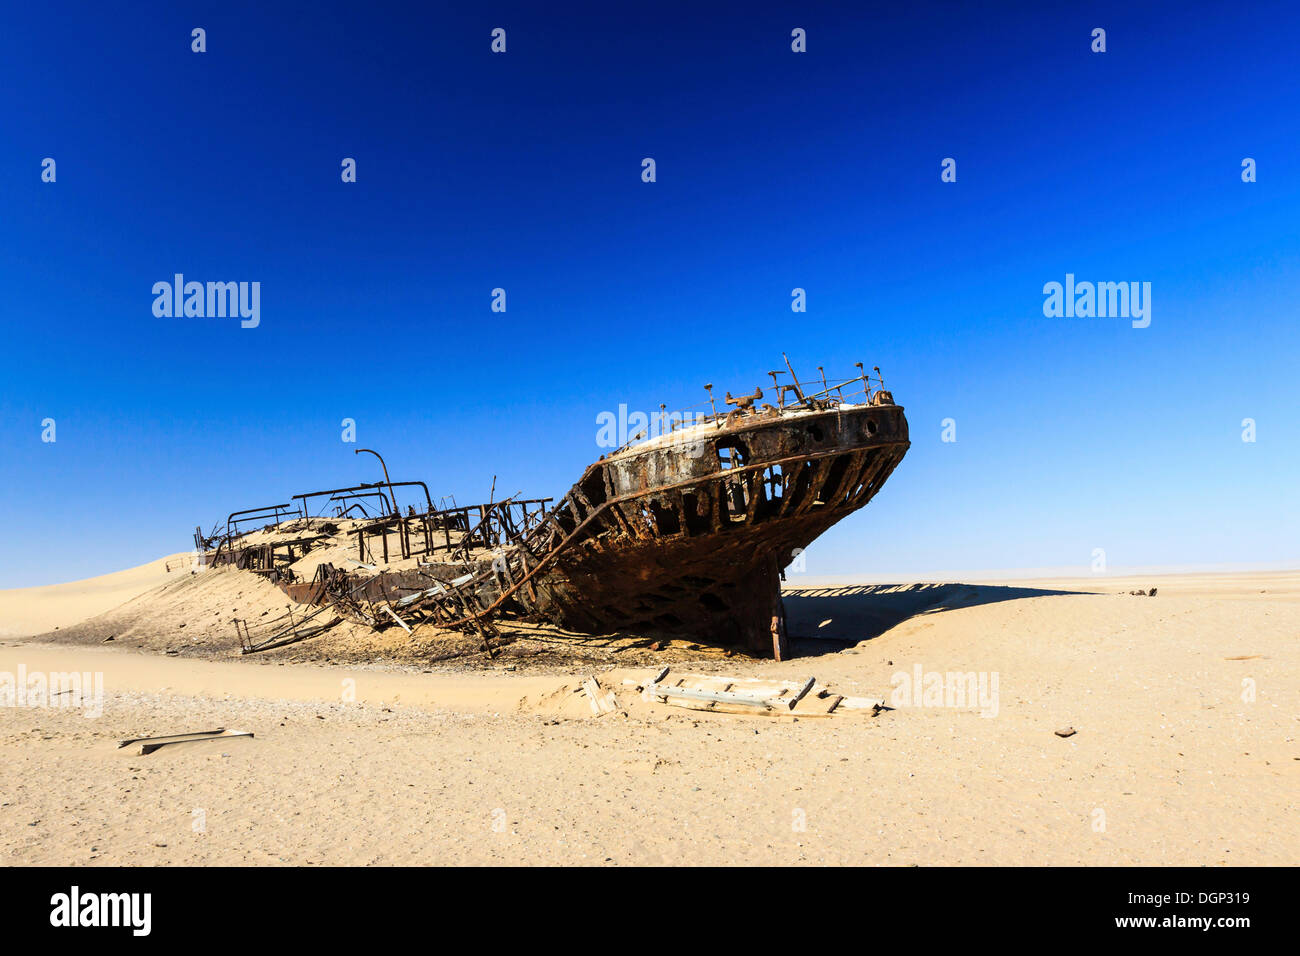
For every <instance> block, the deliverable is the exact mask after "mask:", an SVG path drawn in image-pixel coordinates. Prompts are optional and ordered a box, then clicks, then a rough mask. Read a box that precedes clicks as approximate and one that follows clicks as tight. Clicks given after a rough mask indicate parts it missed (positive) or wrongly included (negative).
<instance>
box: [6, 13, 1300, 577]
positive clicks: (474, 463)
mask: <svg viewBox="0 0 1300 956" xmlns="http://www.w3.org/2000/svg"><path fill="white" fill-rule="evenodd" d="M272 6H278V7H280V9H271V10H268V9H266V6H265V5H251V4H250V5H247V6H242V5H235V4H192V5H191V4H161V3H159V4H148V5H145V4H140V5H134V6H132V5H127V6H126V7H113V6H103V5H100V4H61V3H50V4H41V5H24V6H17V7H13V8H12V9H10V10H8V11H7V12H6V14H5V19H6V21H7V22H6V24H5V29H4V30H3V31H0V105H2V106H3V110H2V112H0V116H2V117H3V122H0V182H3V183H4V186H3V188H0V223H3V226H2V227H0V288H2V289H3V297H2V298H0V322H3V331H4V344H5V348H4V354H5V357H6V361H5V362H4V372H3V384H0V587H5V586H7V587H17V586H25V585H30V584H38V583H48V582H53V581H58V580H68V579H73V578H77V577H83V576H87V575H92V574H99V573H103V572H106V571H110V570H115V569H117V568H120V567H125V566H129V565H134V564H138V563H141V562H144V561H146V560H149V559H151V558H153V557H156V556H158V555H160V554H164V553H170V552H173V551H179V550H185V549H186V548H187V547H189V545H190V543H191V541H190V534H191V532H192V530H193V528H194V526H195V525H196V524H202V525H203V526H204V527H205V528H207V527H210V526H211V525H212V524H213V523H214V522H216V521H217V520H219V519H222V518H224V516H225V514H226V513H228V512H230V511H232V510H236V509H239V508H245V507H252V506H255V505H260V504H265V503H271V502H277V501H284V500H287V499H288V496H289V495H291V494H293V493H296V492H301V491H312V490H317V489H318V488H327V487H336V486H338V485H343V484H351V483H354V482H356V481H360V480H376V479H377V478H379V477H380V475H379V474H378V472H377V467H376V464H377V463H375V462H374V460H373V459H372V458H370V457H369V456H360V457H358V456H355V455H354V454H353V449H354V448H355V447H357V446H354V445H350V444H346V443H344V442H342V441H341V424H340V423H341V421H342V420H343V419H344V418H352V419H354V420H355V421H356V423H357V441H358V445H361V446H368V447H372V448H376V449H378V450H380V451H381V452H383V453H384V455H385V457H386V458H387V460H388V464H389V468H390V470H391V472H392V475H393V478H394V480H405V479H414V478H420V479H423V480H425V481H427V482H428V483H429V484H430V486H431V488H432V489H433V491H434V492H435V494H454V495H455V496H456V497H457V499H458V500H459V501H461V502H469V501H477V500H481V499H485V498H486V496H487V493H488V489H489V487H490V486H491V483H492V478H493V475H497V476H498V478H497V493H498V496H500V495H502V494H510V493H513V492H515V491H522V492H523V493H524V494H525V495H527V496H540V495H555V496H558V495H560V494H562V493H563V492H564V491H565V490H566V489H567V488H568V486H569V485H570V484H571V483H572V482H573V481H574V480H576V478H577V477H578V476H579V475H580V473H581V471H582V469H583V467H584V466H585V465H586V464H587V463H588V462H589V461H590V460H592V459H594V458H595V457H596V456H597V455H598V454H599V453H600V452H601V451H602V449H600V448H598V447H597V446H596V442H595V437H596V417H597V416H598V415H599V414H600V413H601V412H602V411H607V410H616V409H617V408H618V406H619V404H620V403H625V404H627V405H628V406H629V407H630V408H632V409H643V410H648V411H653V410H655V409H657V408H658V406H659V403H660V402H665V403H667V405H668V407H669V408H670V409H671V408H679V407H685V406H688V405H692V404H694V403H697V402H699V401H701V400H703V399H704V397H705V396H704V392H703V389H702V385H703V383H705V382H713V383H715V384H716V385H717V387H718V389H719V391H721V390H723V389H730V390H731V391H732V392H733V393H734V392H737V391H750V390H751V389H752V388H753V386H754V385H757V384H761V383H765V382H768V381H770V380H769V379H768V378H767V376H766V374H765V373H766V371H767V370H768V369H770V368H774V367H776V366H777V365H779V364H780V360H781V353H782V352H787V353H788V354H789V356H790V358H791V361H793V362H794V363H795V365H796V368H797V369H799V370H800V371H802V372H803V373H804V374H805V375H808V376H811V375H813V374H814V372H813V369H814V367H815V366H816V365H819V364H820V365H824V366H825V367H826V368H827V370H828V374H841V375H844V376H847V375H849V374H851V373H852V372H853V363H854V362H856V361H863V362H865V363H866V364H867V365H868V366H870V365H873V364H876V365H880V366H881V367H882V368H883V370H884V373H885V378H886V381H887V383H888V384H889V386H890V388H891V390H892V391H893V392H894V395H895V397H896V399H897V400H898V401H899V402H900V403H901V404H903V405H905V406H906V408H907V415H908V419H909V422H910V424H911V429H912V442H913V447H912V449H911V451H910V452H909V453H908V456H907V458H906V459H905V460H904V462H903V464H902V465H901V466H900V467H899V469H898V470H897V472H896V473H895V474H894V476H893V477H892V478H891V479H890V481H889V483H888V485H887V486H886V487H885V489H884V491H883V492H882V493H881V494H880V495H879V496H878V497H877V498H876V499H875V500H874V501H873V502H872V503H871V504H870V505H869V506H868V507H867V508H866V509H865V510H864V511H863V512H860V513H859V514H857V515H855V516H853V517H852V518H850V519H848V520H846V521H845V522H843V523H842V524H841V525H839V526H837V527H836V528H834V529H832V531H831V532H830V533H828V534H827V535H826V536H825V537H824V538H823V539H822V540H821V541H820V542H818V544H816V545H815V546H814V547H813V548H812V549H811V550H810V551H809V553H808V570H809V572H810V573H816V574H860V575H863V576H867V577H870V576H871V575H873V574H874V575H880V576H884V575H889V576H896V575H899V574H913V573H914V574H917V575H924V573H925V572H927V571H934V570H939V569H951V568H966V569H999V568H1041V567H1077V568H1078V569H1079V570H1080V572H1086V571H1087V570H1088V568H1089V565H1090V562H1091V560H1092V551H1093V549H1094V548H1103V549H1104V550H1105V551H1106V554H1107V560H1108V562H1109V564H1110V565H1112V566H1114V567H1124V566H1139V565H1197V564H1224V563H1280V562H1291V563H1297V562H1300V546H1297V544H1296V542H1297V540H1300V508H1298V507H1297V504H1296V483H1297V482H1296V478H1297V473H1298V472H1300V469H1298V468H1297V465H1298V464H1300V454H1298V453H1297V451H1296V449H1297V447H1300V427H1298V426H1297V420H1296V419H1297V416H1296V412H1297V406H1298V402H1297V397H1298V395H1300V386H1297V384H1296V381H1297V379H1296V364H1297V362H1296V360H1297V351H1298V350H1297V343H1298V341H1300V338H1298V335H1297V331H1296V325H1297V306H1296V302H1297V298H1296V290H1297V279H1300V229H1298V228H1297V224H1298V223H1300V187H1298V186H1297V184H1298V183H1300V123H1298V122H1297V117H1300V84H1297V83H1296V81H1295V54H1294V51H1295V49H1296V48H1297V45H1298V42H1300V11H1297V9H1296V8H1295V7H1294V6H1292V5H1287V4H1281V3H1261V4H1256V5H1252V7H1250V8H1243V7H1241V6H1240V5H1238V4H1229V3H1221V4H1206V5H1197V4H1187V3H1180V4H1153V5H1143V6H1142V8H1141V9H1134V8H1133V7H1134V6H1135V5H1132V4H1126V3H1112V4H1105V3H1103V4H1096V3H1089V4H1082V3H1080V4H1041V3H1034V4H999V5H996V9H992V7H993V6H994V5H980V4H959V3H946V4H933V5H927V4H908V5H896V4H891V5H879V6H875V7H873V6H870V5H860V6H861V7H862V9H859V10H846V9H842V7H843V6H845V5H836V4H827V5H812V6H811V7H808V6H806V5H793V4H779V5H777V4H773V5H764V4H755V3H747V4H737V5H734V6H726V5H716V6H714V5H709V7H708V9H707V10H706V9H705V7H704V6H703V5H698V4H680V5H677V4H670V3H669V4H665V3H656V4H649V5H631V4H606V5H603V6H604V8H602V5H595V4H593V5H588V6H583V5H575V6H569V7H567V8H566V10H565V12H557V11H556V10H555V9H552V5H540V4H530V5H518V6H515V5H508V4H488V5H484V4H469V3H465V4H457V5H451V6H447V7H438V6H436V5H428V4H419V5H414V4H412V5H410V6H409V8H408V7H405V6H401V5H386V4H380V3H375V4H366V5H361V6H357V5H351V4H349V5H346V6H340V7H338V8H337V9H331V7H330V5H329V4H320V5H311V6H308V7H304V6H300V5H293V6H290V5H272ZM900 7H903V9H899V8H900ZM194 27H202V28H204V29H205V30H206V32H207V51H206V52H205V53H194V52H191V49H190V47H191V35H190V31H191V30H192V29H193V28H194ZM496 27H502V28H504V29H505V30H506V37H507V51H506V53H504V54H493V53H492V52H491V50H490V42H491V37H490V34H491V31H492V30H493V28H496ZM795 27H800V28H803V29H804V30H806V31H807V52H806V53H794V52H792V51H791V48H790V43H791V37H790V34H791V30H792V29H793V28H795ZM1096 27H1101V28H1104V29H1105V30H1106V31H1107V35H1106V42H1107V50H1106V52H1105V53H1093V52H1092V51H1091V49H1090V46H1091V42H1092V40H1091V33H1092V30H1093V29H1094V28H1096ZM45 157H51V158H53V159H54V160H55V161H56V163H57V166H56V171H57V179H56V181H55V182H53V183H48V182H42V181H41V163H42V160H43V159H44V158H45ZM344 157H353V158H355V159H356V161H357V182H355V183H343V182H342V181H341V179H340V163H341V161H342V159H343V158H344ZM644 157H653V158H654V159H655V161H656V165H657V181H656V182H654V183H645V182H642V180H641V161H642V159H643V158H644ZM945 157H952V158H954V159H955V160H956V161H957V181H956V182H954V183H944V182H941V181H940V171H941V170H940V163H941V161H942V160H943V159H944V158H945ZM1245 157H1251V158H1253V159H1255V160H1256V162H1257V164H1258V181H1257V182H1254V183H1243V182H1242V180H1241V162H1242V160H1243V158H1245ZM178 272H179V273H183V274H184V275H185V276H186V277H187V278H188V279H194V280H199V281H209V280H211V281H257V282H260V283H261V321H260V325H259V326H258V327H257V328H255V329H242V328H240V325H239V322H238V320H235V319H229V318H193V317H191V318H176V317H163V318H159V317H155V316H154V314H153V311H152V305H153V298H154V297H153V295H152V292H151V289H152V286H153V284H154V283H155V282H158V281H164V280H166V281H169V280H170V279H171V278H172V276H173V274H175V273H178ZM1067 272H1069V273H1074V274H1075V275H1076V276H1077V277H1078V278H1079V279H1080V280H1084V279H1088V280H1093V281H1139V282H1150V283H1151V287H1152V293H1151V295H1152V310H1151V319H1152V321H1151V325H1150V327H1149V328H1145V329H1134V328H1132V327H1131V324H1130V322H1129V321H1128V320H1126V319H1123V318H1046V317H1045V316H1044V315H1043V308H1042V306H1043V300H1044V295H1043V292H1042V289H1043V285H1044V283H1047V282H1050V281H1063V280H1064V277H1065V274H1066V273H1067ZM498 287H500V288H504V289H505V290H506V295H507V311H506V312H505V313H504V314H502V313H493V312H492V311H491V309H490V304H491V292H492V290H493V289H494V288H498ZM795 287H799V288H804V289H806V290H807V302H808V311H807V312H806V313H805V314H794V313H792V312H791V309H790V301H791V299H790V296H791V290H792V289H793V288H795ZM46 418H52V419H54V420H55V422H56V437H57V440H56V441H55V442H53V443H49V442H43V441H42V440H41V436H42V425H41V423H42V421H43V420H44V419H46ZM945 418H952V419H953V420H955V422H956V435H957V441H955V442H947V443H946V442H943V441H941V423H942V421H943V420H944V419H945ZM1245 418H1252V419H1254V420H1255V422H1256V429H1257V440H1256V441H1255V442H1243V441H1242V420H1243V419H1245Z"/></svg>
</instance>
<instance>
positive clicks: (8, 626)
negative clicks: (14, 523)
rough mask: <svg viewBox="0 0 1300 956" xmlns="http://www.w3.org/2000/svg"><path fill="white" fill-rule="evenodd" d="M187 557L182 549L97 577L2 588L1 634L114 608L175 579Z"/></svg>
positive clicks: (57, 624) (23, 633) (70, 620)
mask: <svg viewBox="0 0 1300 956" xmlns="http://www.w3.org/2000/svg"><path fill="white" fill-rule="evenodd" d="M187 557H188V553H187V552H183V551H182V552H179V553H177V554H173V555H168V556H166V557H162V558H159V559H158V560H157V561H150V562H149V563H148V564H142V565H140V566H139V567H136V568H128V569H127V570H125V571H115V572H113V573H112V574H103V575H100V576H99V577H97V578H86V579H84V580H81V581H70V582H68V583H66V584H48V585H43V586H41V587H35V588H11V589H9V590H3V591H0V637H23V636H26V635H29V634H40V633H42V632H44V631H52V630H54V629H55V628H56V627H58V628H62V627H68V626H69V625H71V624H76V623H78V622H79V621H84V620H85V619H86V618H88V617H93V616H94V615H96V614H102V613H103V612H105V611H109V610H112V609H113V608H115V607H118V606H120V605H122V604H124V603H125V602H127V601H129V600H131V598H133V597H137V596H138V595H141V594H144V593H145V592H146V591H149V590H151V589H152V588H155V587H157V586H158V585H160V584H162V583H164V582H166V581H168V580H172V579H175V578H176V577H177V576H178V575H179V574H181V573H182V570H183V569H182V567H181V566H182V565H183V564H184V562H185V559H186V558H187ZM168 564H170V565H171V567H172V570H171V571H170V572H169V571H168V570H167V566H168Z"/></svg>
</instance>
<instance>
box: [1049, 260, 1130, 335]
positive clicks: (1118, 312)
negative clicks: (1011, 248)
mask: <svg viewBox="0 0 1300 956" xmlns="http://www.w3.org/2000/svg"><path fill="white" fill-rule="evenodd" d="M1043 295H1044V296H1046V298H1045V299H1044V300H1043V315H1045V316H1047V318H1049V319H1060V318H1067V319H1073V318H1075V317H1078V318H1081V319H1088V318H1092V317H1094V316H1095V317H1097V318H1099V319H1127V318H1132V319H1133V328H1135V329H1145V328H1146V327H1147V326H1148V325H1150V324H1151V283H1150V282H1077V283H1076V282H1075V281H1074V273H1073V272H1067V273H1066V274H1065V284H1064V285H1062V284H1061V283H1060V282H1049V283H1047V284H1046V285H1044V286H1043Z"/></svg>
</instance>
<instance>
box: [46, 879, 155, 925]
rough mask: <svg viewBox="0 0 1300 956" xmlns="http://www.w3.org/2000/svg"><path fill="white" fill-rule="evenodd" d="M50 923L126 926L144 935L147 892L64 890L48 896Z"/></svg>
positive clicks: (147, 920) (148, 911) (147, 921)
mask: <svg viewBox="0 0 1300 956" xmlns="http://www.w3.org/2000/svg"><path fill="white" fill-rule="evenodd" d="M50 906H51V909H50V925H51V926H129V927H130V928H131V933H132V935H133V936H148V935H149V930H150V928H151V927H152V923H153V919H152V910H153V895H152V894H150V893H84V894H83V893H82V892H81V889H80V887H76V886H74V887H73V888H72V890H71V891H70V892H68V893H55V894H54V895H53V896H51V897H50Z"/></svg>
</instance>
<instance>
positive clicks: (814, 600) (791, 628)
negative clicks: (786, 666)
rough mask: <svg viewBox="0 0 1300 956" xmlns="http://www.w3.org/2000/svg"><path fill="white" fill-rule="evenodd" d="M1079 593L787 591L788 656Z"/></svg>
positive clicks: (871, 587) (962, 588)
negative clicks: (960, 613) (921, 620)
mask: <svg viewBox="0 0 1300 956" xmlns="http://www.w3.org/2000/svg"><path fill="white" fill-rule="evenodd" d="M1082 593H1083V592H1081V591H1059V590H1052V589H1048V588H1026V587H1012V586H1005V585H995V584H865V585H853V586H850V587H826V588H800V589H798V590H790V591H786V592H784V594H783V595H782V601H783V603H784V604H785V618H786V632H787V633H788V634H789V637H790V649H791V651H792V653H793V656H795V657H815V656H818V655H820V654H831V653H835V652H836V651H841V650H843V649H844V647H845V645H846V644H858V643H861V642H863V641H869V640H872V639H873V638H876V637H879V636H880V635H881V634H884V633H885V632H886V631H888V630H890V629H891V628H894V627H897V626H898V625H899V624H902V623H903V622H904V621H907V620H910V619H911V618H914V617H919V616H921V615H926V614H941V613H943V612H945V611H951V610H956V609H958V608H966V607H978V606H980V605H981V604H995V603H997V602H999V601H1016V600H1019V599H1021V598H1031V597H1052V596H1057V595H1065V594H1082Z"/></svg>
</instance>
